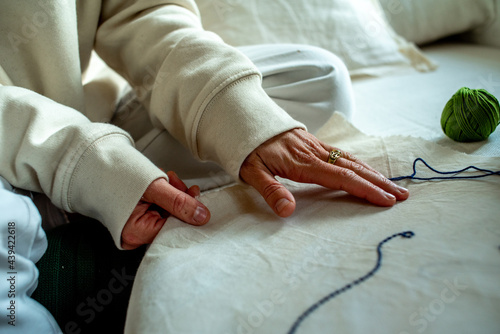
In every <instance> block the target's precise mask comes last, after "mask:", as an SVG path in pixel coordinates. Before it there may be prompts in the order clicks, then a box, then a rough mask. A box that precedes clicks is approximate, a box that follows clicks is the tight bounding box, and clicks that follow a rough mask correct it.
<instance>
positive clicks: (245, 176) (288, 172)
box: [240, 129, 409, 217]
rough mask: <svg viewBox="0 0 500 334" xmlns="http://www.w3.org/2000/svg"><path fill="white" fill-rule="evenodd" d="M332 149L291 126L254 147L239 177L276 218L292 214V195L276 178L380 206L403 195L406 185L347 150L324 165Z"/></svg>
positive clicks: (407, 194) (406, 191) (402, 197)
mask: <svg viewBox="0 0 500 334" xmlns="http://www.w3.org/2000/svg"><path fill="white" fill-rule="evenodd" d="M336 149H338V148H335V147H332V146H329V145H326V144H325V143H323V142H321V141H320V140H319V139H317V138H316V137H315V136H314V135H312V134H310V133H308V132H306V131H305V130H302V129H294V130H290V131H288V132H285V133H282V134H280V135H278V136H276V137H274V138H272V139H270V140H268V141H267V142H265V143H263V144H262V145H260V146H259V147H257V148H256V149H255V150H254V151H253V152H252V153H251V154H250V155H249V156H248V157H247V158H246V159H245V161H244V162H243V165H242V166H241V169H240V177H241V178H242V180H244V181H245V182H247V183H248V184H249V185H251V186H253V187H254V188H255V189H257V191H258V192H259V193H260V194H261V195H262V196H263V197H264V199H265V200H266V202H267V203H268V204H269V206H270V207H271V208H272V209H273V210H274V212H276V214H278V215H279V216H281V217H288V216H290V215H291V214H292V213H293V211H294V210H295V199H294V197H293V195H292V194H291V193H290V191H288V189H286V188H285V187H284V186H283V185H282V184H281V183H279V182H278V181H277V180H276V179H275V176H279V177H282V178H286V179H290V180H293V181H296V182H304V183H315V184H318V185H321V186H324V187H327V188H330V189H334V190H344V191H346V192H348V193H350V194H352V195H354V196H357V197H360V198H364V199H366V200H368V201H369V202H371V203H373V204H376V205H379V206H392V205H394V204H395V203H396V201H401V200H405V199H407V198H408V196H409V192H408V190H407V189H405V188H402V187H400V186H398V185H397V184H395V183H393V182H391V181H390V180H389V179H387V178H386V177H385V176H383V175H382V174H381V173H379V172H377V171H376V170H375V169H373V168H372V167H370V166H368V165H367V164H365V163H363V162H362V161H360V160H359V159H357V158H355V157H354V156H353V155H351V154H350V153H348V152H345V151H341V152H342V157H340V158H339V159H337V161H336V162H335V164H331V163H328V162H327V161H328V156H329V154H330V151H332V150H336Z"/></svg>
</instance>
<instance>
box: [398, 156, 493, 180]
mask: <svg viewBox="0 0 500 334" xmlns="http://www.w3.org/2000/svg"><path fill="white" fill-rule="evenodd" d="M419 161H420V162H422V163H423V164H424V165H425V166H426V167H427V168H428V169H430V170H431V171H433V172H434V173H436V174H440V175H450V174H455V175H453V176H433V177H417V176H415V175H417V163H418V162H419ZM468 170H475V171H476V172H481V173H484V174H480V175H468V176H457V175H456V174H460V173H463V172H466V171H468ZM491 175H500V171H492V170H489V169H483V168H478V167H476V166H468V167H465V168H463V169H460V170H455V171H450V172H442V171H439V170H437V169H435V168H433V167H431V166H430V165H429V164H428V163H427V162H426V161H425V160H424V159H422V158H417V159H415V161H414V162H413V174H411V175H406V176H398V177H392V178H390V179H389V180H391V181H399V180H404V179H412V180H422V181H430V180H453V179H478V178H482V177H486V176H491Z"/></svg>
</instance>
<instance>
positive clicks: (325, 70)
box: [301, 46, 354, 119]
mask: <svg viewBox="0 0 500 334" xmlns="http://www.w3.org/2000/svg"><path fill="white" fill-rule="evenodd" d="M301 52H305V53H306V55H307V57H308V58H309V59H310V62H309V63H310V64H312V65H313V66H314V67H315V71H313V72H311V73H315V77H314V78H310V80H315V81H317V82H318V83H319V84H320V86H321V90H322V91H323V93H322V94H317V96H318V98H319V99H321V101H317V102H321V103H322V104H323V106H324V108H325V109H327V110H329V111H330V112H331V113H333V112H334V111H340V112H342V113H343V114H344V115H345V116H346V117H347V118H348V119H349V118H350V117H351V116H352V114H353V112H354V94H353V92H352V84H351V78H350V74H349V70H348V68H347V66H346V65H345V63H344V61H343V60H342V59H341V58H339V57H338V56H337V55H335V54H333V53H332V52H330V51H328V50H325V49H322V48H319V47H315V46H306V47H304V50H303V51H301ZM316 87H318V85H317V86H316Z"/></svg>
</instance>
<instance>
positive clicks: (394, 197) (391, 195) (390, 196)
mask: <svg viewBox="0 0 500 334" xmlns="http://www.w3.org/2000/svg"><path fill="white" fill-rule="evenodd" d="M385 197H387V198H388V199H390V200H391V201H395V200H396V196H394V195H393V194H389V193H385Z"/></svg>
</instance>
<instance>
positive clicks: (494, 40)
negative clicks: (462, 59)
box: [462, 0, 500, 48]
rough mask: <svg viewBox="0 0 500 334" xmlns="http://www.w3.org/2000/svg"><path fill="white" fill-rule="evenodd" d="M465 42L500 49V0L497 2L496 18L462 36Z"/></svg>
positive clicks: (496, 0)
mask: <svg viewBox="0 0 500 334" xmlns="http://www.w3.org/2000/svg"><path fill="white" fill-rule="evenodd" d="M462 37H463V38H464V39H465V40H467V41H470V42H474V43H478V44H482V45H488V46H495V47H497V48H500V0H495V11H494V18H493V19H492V20H488V21H486V22H485V23H484V24H483V25H481V26H480V27H478V28H476V29H474V30H472V31H471V32H468V33H466V34H464V36H462Z"/></svg>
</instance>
